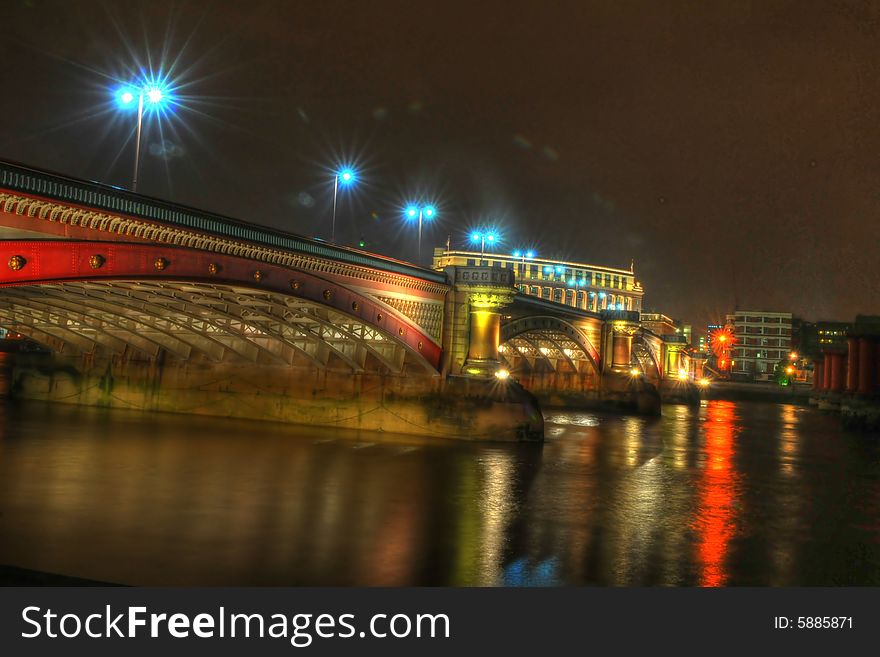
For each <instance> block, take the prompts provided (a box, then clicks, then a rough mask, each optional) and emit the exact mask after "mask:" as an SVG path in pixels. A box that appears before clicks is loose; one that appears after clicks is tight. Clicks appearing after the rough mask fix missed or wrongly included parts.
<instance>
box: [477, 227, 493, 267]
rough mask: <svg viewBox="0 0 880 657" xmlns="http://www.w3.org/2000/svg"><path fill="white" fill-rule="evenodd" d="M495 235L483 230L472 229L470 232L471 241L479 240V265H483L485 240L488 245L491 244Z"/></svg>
mask: <svg viewBox="0 0 880 657" xmlns="http://www.w3.org/2000/svg"><path fill="white" fill-rule="evenodd" d="M495 240H496V237H495V233H492V232H483V231H474V232H473V233H471V242H479V243H480V266H481V267H482V266H483V255H484V254H485V253H486V242H488V243H489V246H492V245H493V244H494V243H495Z"/></svg>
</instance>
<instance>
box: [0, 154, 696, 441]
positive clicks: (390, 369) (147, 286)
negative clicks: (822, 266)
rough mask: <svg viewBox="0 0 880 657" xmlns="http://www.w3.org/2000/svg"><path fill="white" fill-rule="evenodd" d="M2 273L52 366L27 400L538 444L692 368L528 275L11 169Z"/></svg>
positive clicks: (3, 289)
mask: <svg viewBox="0 0 880 657" xmlns="http://www.w3.org/2000/svg"><path fill="white" fill-rule="evenodd" d="M0 271H2V274H0V326H2V327H4V328H6V329H10V330H13V331H16V332H18V333H21V334H23V335H26V336H28V337H30V338H32V339H33V340H34V341H36V342H38V343H40V344H42V345H44V346H45V347H46V348H47V350H48V352H49V353H48V354H44V353H41V354H18V355H16V357H15V358H14V359H13V362H12V366H11V377H12V381H11V391H12V394H13V395H16V396H19V397H23V398H40V399H49V400H56V401H65V402H73V403H86V404H97V405H105V406H113V407H123V408H132V409H139V410H165V411H175V412H194V413H209V414H217V415H230V416H240V417H253V418H260V419H269V420H279V421H290V422H301V423H307V424H316V425H332V426H340V427H346V428H361V429H369V430H384V431H395V432H405V433H417V434H427V435H437V436H457V437H467V438H498V439H504V438H508V439H510V438H516V437H518V438H540V437H541V436H542V435H543V434H542V432H543V422H542V420H541V415H540V411H539V404H541V403H543V404H545V405H546V404H550V405H566V406H596V405H614V406H620V407H624V408H628V409H631V410H639V409H641V410H642V411H649V410H656V408H657V405H656V390H657V388H661V387H663V386H664V382H666V381H669V380H671V379H673V378H677V375H678V371H679V367H681V366H682V365H683V361H682V359H684V358H686V354H685V353H684V351H683V345H681V344H678V343H676V342H674V341H669V340H668V339H667V340H663V339H661V338H660V337H658V336H656V335H654V334H652V333H651V332H650V331H647V330H645V329H643V328H642V327H641V326H640V325H639V316H638V313H635V312H630V311H607V312H603V313H602V314H597V313H594V312H589V311H585V310H580V309H577V308H572V307H569V306H564V305H562V304H557V303H554V302H551V301H546V300H541V299H535V298H533V297H527V296H524V295H522V294H518V293H517V291H516V288H515V285H514V283H515V281H514V279H513V272H512V271H510V270H506V269H502V270H499V269H497V268H489V267H449V268H447V269H446V270H444V271H433V270H430V269H425V268H422V267H418V266H416V265H413V264H410V263H407V262H403V261H400V260H395V259H392V258H388V257H384V256H380V255H377V254H373V253H368V252H365V251H362V250H358V249H354V248H348V247H342V246H335V245H332V244H328V243H326V242H322V241H320V240H314V239H308V238H305V237H302V236H298V235H294V234H290V233H285V232H281V231H277V230H274V229H271V228H267V227H263V226H258V225H254V224H250V223H245V222H242V221H238V220H234V219H230V218H228V217H222V216H219V215H216V214H212V213H209V212H203V211H200V210H196V209H193V208H189V207H184V206H180V205H176V204H172V203H168V202H165V201H161V200H157V199H152V198H148V197H145V196H142V195H138V194H133V193H131V192H127V191H125V190H121V189H118V188H115V187H110V186H107V185H102V184H98V183H93V182H86V181H82V180H75V179H72V178H68V177H64V176H59V175H55V174H50V173H47V172H44V171H37V170H34V169H31V168H28V167H24V166H21V165H16V164H11V163H0ZM500 370H501V371H502V372H501V374H503V373H504V371H509V372H511V374H512V376H511V377H510V378H509V379H504V378H500V377H498V376H496V374H497V373H499V371H500ZM677 385H678V387H679V388H680V390H679V391H681V390H687V391H690V390H691V388H692V386H689V385H688V384H686V383H680V384H677ZM668 387H669V386H668V385H666V388H668Z"/></svg>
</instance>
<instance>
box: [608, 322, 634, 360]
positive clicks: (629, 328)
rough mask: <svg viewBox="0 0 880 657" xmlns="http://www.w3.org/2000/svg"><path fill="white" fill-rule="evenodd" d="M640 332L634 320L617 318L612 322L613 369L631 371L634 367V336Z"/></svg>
mask: <svg viewBox="0 0 880 657" xmlns="http://www.w3.org/2000/svg"><path fill="white" fill-rule="evenodd" d="M638 332H639V324H638V323H637V322H634V321H627V320H621V319H615V320H613V321H612V322H611V370H612V371H615V372H627V373H628V372H629V370H630V368H631V367H632V365H631V363H632V343H633V336H635V334H636V333H638Z"/></svg>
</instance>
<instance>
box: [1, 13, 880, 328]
mask: <svg viewBox="0 0 880 657" xmlns="http://www.w3.org/2000/svg"><path fill="white" fill-rule="evenodd" d="M0 37H2V38H0V53H2V69H0V70H2V80H3V89H2V94H0V119H2V120H0V158H3V159H9V160H14V161H19V162H23V163H25V164H29V165H33V166H36V167H40V168H46V169H50V170H54V171H58V172H61V173H66V174H70V175H73V176H76V177H82V178H88V179H93V180H100V181H103V182H107V183H111V184H116V185H120V186H128V185H129V184H130V179H131V169H132V162H133V157H134V146H133V144H134V140H133V134H132V133H133V126H134V117H133V116H132V115H131V114H130V113H128V114H124V113H121V112H119V111H117V110H116V109H115V105H114V103H113V99H112V94H113V90H114V88H115V87H116V85H117V82H119V81H125V80H129V79H132V78H133V77H134V73H133V72H134V71H136V70H139V69H140V68H141V67H144V68H149V66H150V62H152V67H153V68H154V69H156V70H159V69H162V70H164V71H170V73H171V76H172V81H173V83H174V84H175V85H177V89H176V97H177V100H178V101H179V104H180V106H179V107H178V108H177V110H176V112H175V114H174V116H169V117H165V118H164V119H162V120H161V121H156V120H155V117H153V118H151V119H150V120H149V121H148V122H147V124H146V130H147V131H146V133H145V136H144V141H143V159H142V162H141V179H140V183H139V191H140V192H142V193H145V194H149V195H151V196H157V197H160V198H166V199H170V200H173V201H176V202H180V203H185V204H188V205H192V206H195V207H198V208H203V209H208V210H212V211H215V212H219V213H222V214H226V215H230V216H233V217H237V218H241V219H245V220H248V221H252V222H254V223H258V224H265V225H269V226H273V227H276V228H282V229H285V230H290V231H292V232H296V233H301V234H305V235H310V236H319V237H327V236H328V235H329V224H330V206H331V201H332V173H331V172H332V171H333V169H334V164H335V163H336V162H340V161H354V162H355V163H356V164H357V165H358V167H359V168H360V171H361V184H359V185H358V187H357V188H356V189H352V190H349V191H346V192H345V193H344V194H341V195H340V199H341V203H340V206H339V214H338V219H337V222H338V224H337V232H338V233H339V237H340V241H343V242H346V243H355V242H356V241H357V240H358V239H359V238H361V237H363V238H364V239H365V240H366V242H367V248H368V249H370V250H374V251H377V252H380V253H387V254H390V255H393V256H396V257H401V258H407V259H412V258H413V257H414V251H415V234H416V233H415V229H414V228H412V227H411V226H406V225H404V223H403V222H402V220H401V216H402V215H401V212H400V208H401V206H402V204H403V203H404V202H405V201H406V199H408V198H418V197H419V196H421V197H424V198H425V199H430V200H435V201H436V203H437V204H438V207H439V208H440V210H441V217H440V219H439V220H438V222H436V223H435V224H434V225H433V226H432V227H431V228H430V229H429V230H428V231H427V233H426V235H427V238H426V239H425V248H424V251H425V254H426V255H427V253H428V251H429V248H428V246H429V245H430V246H433V245H441V244H443V243H445V241H446V236H447V235H452V240H453V244H456V245H460V244H462V243H463V242H464V240H465V239H466V235H467V232H468V230H469V229H472V228H474V227H477V226H482V225H487V224H494V225H497V226H498V228H499V229H500V230H501V231H502V233H503V236H504V243H503V248H504V250H506V251H512V250H513V249H516V248H521V247H523V246H534V247H535V248H536V249H537V251H538V252H539V254H540V255H542V256H547V257H559V258H566V259H571V260H579V261H587V262H595V263H600V264H607V265H611V266H617V267H628V266H629V264H630V260H631V259H634V260H635V265H636V275H637V278H638V279H639V280H641V281H642V282H643V285H644V287H645V289H646V291H647V294H646V297H645V307H646V308H648V309H656V310H659V311H661V312H664V313H666V314H668V315H671V316H673V317H677V318H680V319H682V320H685V321H687V322H693V323H694V324H695V325H705V323H707V322H711V321H717V320H718V319H721V318H722V317H723V314H724V313H726V312H730V311H732V310H734V308H735V307H739V308H741V309H760V310H782V311H784V310H790V311H792V312H794V313H796V314H798V315H801V316H803V317H804V318H806V319H851V318H852V317H853V315H855V314H856V313H880V282H878V280H880V264H878V263H880V240H878V225H880V213H878V210H880V112H878V106H880V79H878V72H880V3H869V2H855V1H853V2H848V1H832V0H827V1H824V2H808V1H805V0H795V1H786V2H774V1H770V0H761V1H757V2H744V1H740V0H738V1H737V2H729V1H726V2H711V1H706V2H671V1H664V2H653V1H646V2H620V1H618V0H614V1H612V0H605V1H602V2H586V1H584V0H581V1H578V2H554V3H550V2H548V3H545V2H540V1H538V0H530V1H528V2H510V1H507V2H494V1H493V2H488V1H485V0H479V2H477V1H475V0H472V1H471V2H467V3H458V2H437V3H433V2H431V3H429V2H418V1H410V2H385V1H380V0H370V1H369V2H339V1H336V0H321V1H311V0H309V1H305V0H296V1H293V0H290V1H281V0H277V1H274V2H260V1H255V0H249V1H247V2H245V1H243V0H242V1H239V2H229V1H224V2H221V1H212V2H176V3H172V2H164V1H161V0H151V1H150V2H143V3H140V2H133V1H128V0H126V1H124V2H121V1H120V2H113V3H110V2H108V3H98V2H86V1H83V0H77V1H76V2H67V1H51V2H50V1H47V0H3V2H2V5H0ZM160 128H161V132H160ZM695 328H696V327H695Z"/></svg>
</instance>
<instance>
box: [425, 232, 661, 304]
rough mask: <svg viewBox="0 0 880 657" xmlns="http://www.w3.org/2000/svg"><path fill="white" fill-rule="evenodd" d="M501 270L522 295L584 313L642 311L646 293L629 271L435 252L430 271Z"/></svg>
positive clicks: (504, 256) (505, 256) (520, 257)
mask: <svg viewBox="0 0 880 657" xmlns="http://www.w3.org/2000/svg"><path fill="white" fill-rule="evenodd" d="M481 263H482V266H484V267H504V268H506V269H511V270H513V271H514V273H515V277H514V278H515V280H516V286H517V288H519V291H520V292H522V293H523V294H529V295H532V296H536V297H540V298H542V299H547V300H548V301H555V302H556V303H564V304H566V305H568V306H574V307H576V308H581V309H583V310H592V311H600V310H635V311H640V310H641V309H642V297H643V296H644V294H645V291H644V290H643V289H642V286H641V284H640V283H639V282H638V281H637V280H636V277H635V273H634V272H633V270H632V267H630V268H629V269H618V268H615V267H605V266H603V265H595V264H589V263H585V262H570V261H567V260H550V259H547V258H529V257H526V256H523V255H521V254H517V255H514V254H505V253H484V254H483V256H482V260H481V258H480V253H479V252H472V251H455V250H449V249H447V248H443V247H438V248H436V249H434V258H433V263H432V264H433V267H434V269H443V268H444V267H448V266H450V265H455V266H457V267H477V266H481Z"/></svg>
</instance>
